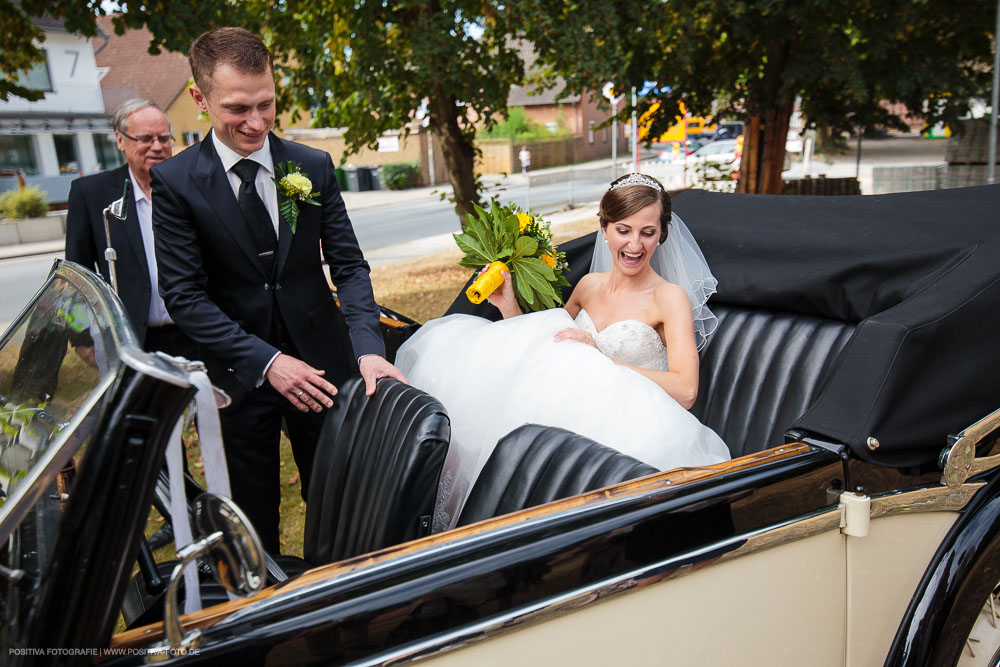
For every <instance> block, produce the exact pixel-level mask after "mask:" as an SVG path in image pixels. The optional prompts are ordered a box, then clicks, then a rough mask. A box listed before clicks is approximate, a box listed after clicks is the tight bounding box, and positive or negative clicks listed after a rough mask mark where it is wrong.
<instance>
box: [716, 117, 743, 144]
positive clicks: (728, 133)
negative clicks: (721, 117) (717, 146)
mask: <svg viewBox="0 0 1000 667" xmlns="http://www.w3.org/2000/svg"><path fill="white" fill-rule="evenodd" d="M742 134H743V123H741V122H739V121H725V122H722V123H719V125H718V127H716V129H715V132H714V133H713V134H712V140H713V141H719V140H720V139H735V138H736V137H738V136H740V135H742Z"/></svg>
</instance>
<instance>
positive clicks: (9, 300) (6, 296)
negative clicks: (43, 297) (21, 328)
mask: <svg viewBox="0 0 1000 667" xmlns="http://www.w3.org/2000/svg"><path fill="white" fill-rule="evenodd" d="M57 257H62V253H51V254H48V255H32V256H30V257H15V258H11V259H4V260H0V285H3V289H0V331H2V330H4V329H6V328H7V324H8V323H9V322H10V321H11V320H13V319H14V318H15V317H17V315H18V313H20V312H21V309H22V308H24V306H25V304H27V303H28V300H29V299H31V297H32V296H34V294H35V292H37V291H38V288H39V287H41V285H42V282H43V281H44V280H45V276H47V275H49V269H50V268H51V267H52V260H53V259H55V258H57Z"/></svg>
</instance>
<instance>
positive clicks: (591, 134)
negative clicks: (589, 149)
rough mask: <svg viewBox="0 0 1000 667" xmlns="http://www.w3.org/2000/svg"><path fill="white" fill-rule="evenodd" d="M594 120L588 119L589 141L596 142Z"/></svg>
mask: <svg viewBox="0 0 1000 667" xmlns="http://www.w3.org/2000/svg"><path fill="white" fill-rule="evenodd" d="M594 125H595V123H594V121H592V120H591V121H587V142H588V143H591V144H592V143H594Z"/></svg>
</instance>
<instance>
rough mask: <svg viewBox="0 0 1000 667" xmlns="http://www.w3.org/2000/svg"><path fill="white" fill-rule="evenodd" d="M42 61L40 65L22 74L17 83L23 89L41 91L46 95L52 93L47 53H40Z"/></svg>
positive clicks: (37, 64) (36, 64)
mask: <svg viewBox="0 0 1000 667" xmlns="http://www.w3.org/2000/svg"><path fill="white" fill-rule="evenodd" d="M42 55H43V57H44V59H43V60H42V62H40V63H35V66H34V67H32V68H31V69H30V70H28V73H27V74H22V75H21V79H20V80H19V81H18V83H20V84H21V85H22V86H24V87H25V88H30V89H31V90H41V91H43V92H46V93H51V92H52V77H50V76H49V53H48V51H42Z"/></svg>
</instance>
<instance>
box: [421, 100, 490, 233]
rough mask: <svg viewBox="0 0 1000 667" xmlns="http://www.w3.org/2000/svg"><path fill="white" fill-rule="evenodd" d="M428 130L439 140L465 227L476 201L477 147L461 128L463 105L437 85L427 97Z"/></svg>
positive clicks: (458, 212)
mask: <svg viewBox="0 0 1000 667" xmlns="http://www.w3.org/2000/svg"><path fill="white" fill-rule="evenodd" d="M429 107H430V122H431V129H432V130H433V131H434V132H435V133H437V135H438V137H439V139H440V145H441V154H442V157H443V158H444V163H445V165H446V166H447V168H448V182H450V183H451V187H452V188H453V190H454V192H455V200H454V201H455V213H456V214H458V219H459V223H460V225H461V228H462V229H465V214H466V213H473V211H474V209H473V204H474V203H479V190H478V188H477V186H476V175H475V166H476V147H475V144H473V143H472V136H471V135H467V134H466V133H465V132H463V131H462V128H461V127H460V126H459V123H458V114H459V113H461V112H462V108H461V107H458V106H456V105H455V100H454V99H453V98H452V97H451V96H449V95H448V94H447V93H446V92H445V91H444V89H443V88H442V86H441V85H440V84H438V85H435V86H434V90H433V92H432V94H431V97H430V104H429Z"/></svg>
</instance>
